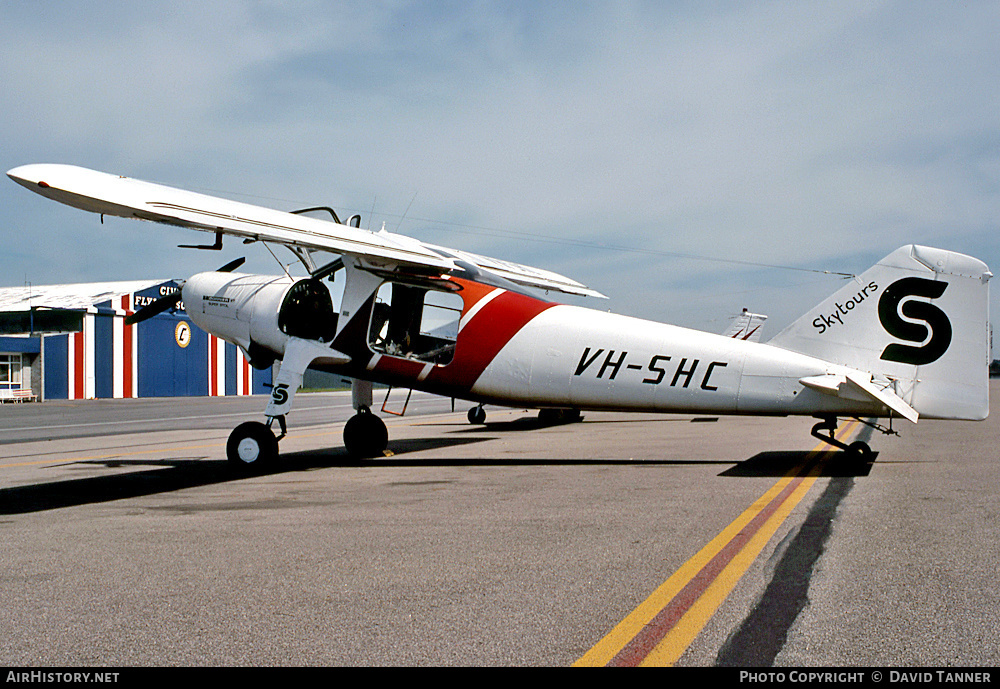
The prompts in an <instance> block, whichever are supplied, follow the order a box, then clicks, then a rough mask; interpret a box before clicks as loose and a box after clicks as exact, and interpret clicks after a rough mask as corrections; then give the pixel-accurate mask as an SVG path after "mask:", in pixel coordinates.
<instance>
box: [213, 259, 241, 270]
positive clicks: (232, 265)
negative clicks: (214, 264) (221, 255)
mask: <svg viewBox="0 0 1000 689" xmlns="http://www.w3.org/2000/svg"><path fill="white" fill-rule="evenodd" d="M244 263H246V258H237V259H236V260H235V261H230V262H229V263H227V264H226V265H224V266H222V267H221V268H219V269H218V270H217V271H215V272H216V273H231V272H233V271H234V270H236V269H237V268H239V267H240V266H241V265H243V264H244Z"/></svg>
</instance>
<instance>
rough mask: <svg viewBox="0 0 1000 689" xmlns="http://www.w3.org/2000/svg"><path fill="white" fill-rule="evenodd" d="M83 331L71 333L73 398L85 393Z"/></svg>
mask: <svg viewBox="0 0 1000 689" xmlns="http://www.w3.org/2000/svg"><path fill="white" fill-rule="evenodd" d="M83 345H84V337H83V331H82V330H81V331H80V332H78V333H73V369H74V370H73V394H74V399H78V400H82V399H83V398H84V395H85V394H86V390H85V387H84V381H85V380H86V372H85V371H84V368H83Z"/></svg>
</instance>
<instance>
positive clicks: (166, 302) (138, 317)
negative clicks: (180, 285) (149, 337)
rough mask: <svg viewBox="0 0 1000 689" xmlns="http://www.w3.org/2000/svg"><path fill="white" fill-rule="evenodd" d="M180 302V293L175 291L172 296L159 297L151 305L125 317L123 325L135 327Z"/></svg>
mask: <svg viewBox="0 0 1000 689" xmlns="http://www.w3.org/2000/svg"><path fill="white" fill-rule="evenodd" d="M180 300H181V291H180V290H177V291H176V292H174V293H173V294H168V295H167V296H165V297H160V298H159V299H157V300H156V301H154V302H153V303H152V304H147V305H146V306H143V307H142V308H141V309H139V310H138V311H136V312H135V313H133V314H132V315H131V316H126V317H125V325H135V324H136V323H141V322H142V321H144V320H146V319H147V318H152V317H153V316H155V315H156V314H158V313H163V312H164V311H166V310H167V309H169V308H171V307H172V306H176V305H177V302H179V301H180Z"/></svg>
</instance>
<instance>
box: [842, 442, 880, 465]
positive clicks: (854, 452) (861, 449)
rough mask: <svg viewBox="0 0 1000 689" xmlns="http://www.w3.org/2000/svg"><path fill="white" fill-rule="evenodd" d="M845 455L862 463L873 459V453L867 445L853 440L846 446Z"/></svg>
mask: <svg viewBox="0 0 1000 689" xmlns="http://www.w3.org/2000/svg"><path fill="white" fill-rule="evenodd" d="M847 454H849V455H851V456H853V457H855V458H857V459H858V460H860V461H862V462H870V461H872V459H873V458H874V455H875V453H874V452H872V449H871V447H869V445H868V443H866V442H865V441H863V440H855V441H854V442H853V443H851V444H850V445H848V446H847Z"/></svg>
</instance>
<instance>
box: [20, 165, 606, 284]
mask: <svg viewBox="0 0 1000 689" xmlns="http://www.w3.org/2000/svg"><path fill="white" fill-rule="evenodd" d="M7 175H8V176H9V177H10V178H11V179H13V180H14V181H15V182H17V183H18V184H21V185H22V186H24V187H26V188H28V189H30V190H31V191H34V192H36V193H38V194H41V195H42V196H45V197H47V198H50V199H53V200H55V201H59V202H60V203H64V204H66V205H68V206H73V207H74V208H80V209H82V210H85V211H91V212H93V213H101V214H102V215H113V216H118V217H123V218H137V219H139V220H149V221H152V222H160V223H165V224H168V225H177V226H179V227H185V228H189V229H193V230H200V231H203V232H214V233H221V234H228V235H233V236H236V237H240V238H242V239H244V240H250V241H258V240H259V241H265V242H274V243H277V244H283V245H285V246H287V247H289V248H291V249H293V250H298V251H296V253H297V254H299V255H300V256H301V255H302V254H301V252H302V251H305V252H310V251H327V252H331V253H335V254H347V255H351V256H356V257H359V258H361V259H363V260H364V261H365V262H366V263H369V264H371V265H373V266H376V267H382V268H384V267H389V266H392V265H399V266H404V267H411V268H418V269H422V270H428V269H431V270H438V271H442V272H448V271H453V270H459V269H461V268H462V266H460V265H459V264H458V263H456V261H464V262H467V263H471V264H473V265H475V266H476V267H477V268H479V269H481V270H485V271H488V272H491V273H494V274H497V275H499V276H500V277H502V278H505V279H507V280H510V281H511V282H514V283H516V284H520V285H525V286H528V287H535V288H540V289H546V290H548V289H551V290H556V291H559V292H563V293H566V294H576V295H582V296H597V297H603V296H604V295H602V294H600V293H599V292H596V291H594V290H592V289H590V288H588V287H586V286H584V285H582V284H580V283H579V282H576V281H574V280H571V279H569V278H567V277H564V276H562V275H558V274H556V273H552V272H550V271H545V270H539V269H537V268H532V267H530V266H524V265H520V264H517V263H511V262H507V261H499V260H497V259H492V258H487V257H484V256H477V255H476V254H471V253H467V252H461V251H457V250H452V249H444V248H442V247H435V246H432V245H430V244H424V243H423V242H420V241H419V240H416V239H413V238H412V237H407V236H405V235H400V234H394V233H391V232H385V231H381V232H371V231H369V230H363V229H360V228H356V227H351V226H348V225H342V224H339V223H336V222H332V221H330V220H323V219H320V218H313V217H309V216H306V215H299V214H296V213H288V212H285V211H279V210H275V209H271V208H264V207H261V206H255V205H252V204H248V203H241V202H238V201H230V200H228V199H221V198H218V197H215V196H208V195H206V194H199V193H197V192H192V191H185V190H183V189H177V188H174V187H169V186H165V185H162V184H155V183H152V182H144V181H142V180H137V179H131V178H129V177H121V176H118V175H110V174H107V173H104V172H97V171H95V170H88V169H87V168H82V167H77V166H73V165H55V164H35V165H23V166H21V167H17V168H14V169H13V170H10V171H9V172H8V173H7Z"/></svg>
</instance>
